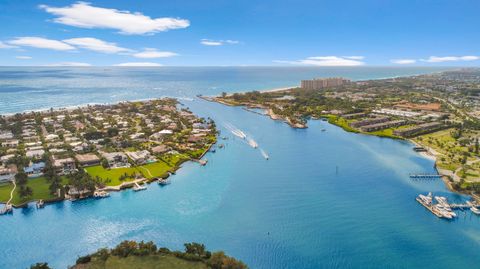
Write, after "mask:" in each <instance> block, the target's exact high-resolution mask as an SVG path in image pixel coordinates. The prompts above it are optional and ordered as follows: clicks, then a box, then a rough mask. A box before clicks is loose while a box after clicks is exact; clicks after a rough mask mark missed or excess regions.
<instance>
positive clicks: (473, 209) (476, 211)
mask: <svg viewBox="0 0 480 269" xmlns="http://www.w3.org/2000/svg"><path fill="white" fill-rule="evenodd" d="M470 211H472V213H473V214H475V215H480V209H478V208H476V207H474V206H472V207H470Z"/></svg>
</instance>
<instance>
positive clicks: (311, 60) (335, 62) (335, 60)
mask: <svg viewBox="0 0 480 269" xmlns="http://www.w3.org/2000/svg"><path fill="white" fill-rule="evenodd" d="M355 57H362V56H355ZM362 59H363V58H362ZM274 62H275V63H288V64H296V65H313V66H360V65H364V64H365V62H362V61H359V60H354V59H351V56H350V57H339V56H315V57H308V58H306V59H303V60H297V61H282V60H279V61H274Z"/></svg>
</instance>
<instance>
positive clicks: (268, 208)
mask: <svg viewBox="0 0 480 269" xmlns="http://www.w3.org/2000/svg"><path fill="white" fill-rule="evenodd" d="M436 71H440V70H438V69H427V68H424V69H422V68H415V69H411V68H398V69H395V68H353V69H349V68H344V69H334V68H332V69H328V68H327V69H322V68H297V69H295V68H292V69H287V68H283V69H281V68H280V69H279V68H160V69H158V68H157V69H142V68H140V69H135V68H134V69H120V68H114V69H104V68H84V69H82V68H80V69H75V68H73V69H72V68H71V69H55V68H0V113H14V112H19V111H24V110H33V109H45V108H49V107H62V106H73V105H79V104H86V103H106V102H116V101H121V100H134V99H145V98H156V97H162V96H173V97H180V98H181V99H180V100H181V102H182V103H183V104H184V105H185V106H186V107H189V108H190V109H191V110H192V111H194V112H195V113H197V114H199V115H201V116H204V117H211V118H212V119H214V120H215V121H216V123H217V126H218V127H219V129H220V130H221V135H220V136H222V137H223V136H225V137H227V139H226V140H222V139H220V140H219V143H222V144H224V145H225V147H224V148H223V149H217V150H216V152H215V153H208V154H207V155H206V158H207V159H208V164H207V165H206V166H200V165H199V164H197V163H185V164H184V165H183V167H182V168H181V169H180V170H179V171H178V172H177V174H176V175H174V176H172V178H171V180H172V184H170V185H168V186H165V187H161V186H159V185H157V184H151V185H149V187H148V190H146V191H143V192H133V191H131V190H127V191H122V192H117V193H112V195H111V197H110V198H107V199H102V200H94V199H87V200H81V201H76V202H70V201H65V202H60V203H56V204H52V205H48V206H46V207H45V208H44V209H39V210H37V209H35V207H34V206H33V205H32V206H30V207H28V208H25V209H17V210H14V213H13V214H11V215H7V216H1V217H0V229H1V231H2V236H1V237H0V245H1V247H2V252H1V253H2V256H1V257H0V268H26V267H28V266H29V265H30V264H32V263H34V262H40V261H46V262H49V264H51V265H52V266H54V267H55V268H66V266H67V265H71V264H73V263H74V262H75V260H76V258H77V257H78V256H79V255H84V254H87V253H89V252H92V251H95V250H96V249H98V248H101V247H106V246H114V245H116V244H117V243H119V242H120V241H122V240H153V241H155V242H156V243H157V244H158V245H161V246H166V247H169V248H172V249H181V248H182V246H183V243H185V242H192V241H195V242H202V243H204V244H206V246H207V247H208V248H209V249H211V250H224V251H225V252H227V253H228V254H230V255H233V256H235V257H238V258H239V259H241V260H243V261H245V262H246V263H247V264H248V265H249V266H250V267H251V268H255V269H256V268H261V269H278V268H312V269H313V268H413V267H424V268H476V267H478V265H479V264H480V255H478V248H479V247H480V218H479V217H477V216H475V215H472V214H471V213H470V212H460V213H459V217H458V218H457V219H455V220H454V221H445V220H441V219H438V218H436V217H435V216H433V215H432V214H430V213H429V212H428V211H427V210H426V209H425V208H423V207H422V206H420V205H419V204H418V203H417V202H416V201H415V197H416V195H417V194H418V193H426V192H429V191H432V192H434V193H435V194H440V195H445V196H447V197H448V198H449V200H452V201H463V200H465V199H466V197H463V196H461V195H458V194H453V193H451V192H449V191H448V190H447V189H446V188H445V186H444V184H443V182H441V181H440V180H429V181H412V180H411V179H410V178H409V176H408V175H409V173H412V172H416V173H419V172H425V173H433V172H434V167H433V161H432V160H429V159H425V158H423V157H421V156H420V155H418V154H417V153H415V152H414V151H413V150H412V147H413V145H411V144H410V143H408V142H404V141H397V140H391V139H386V138H378V137H373V136H365V135H358V134H352V133H347V132H345V131H343V130H342V129H340V128H338V127H336V126H332V125H330V124H328V123H327V122H324V121H310V122H309V128H308V129H302V130H298V129H292V128H290V127H289V126H288V125H286V124H284V123H281V122H278V121H272V120H270V119H269V118H267V117H265V116H261V115H258V114H255V113H251V112H248V111H245V110H243V109H241V108H239V107H228V106H223V105H220V104H217V103H211V102H206V101H203V100H200V99H198V98H195V95H197V94H205V95H209V94H219V93H221V92H222V91H226V92H233V91H242V90H254V89H268V88H275V87H283V86H289V85H292V86H293V85H296V84H298V80H300V79H302V78H310V77H316V76H345V77H349V78H351V79H368V78H381V77H391V76H401V75H413V74H420V73H428V72H436ZM225 125H233V126H235V127H237V128H239V129H241V130H242V131H243V132H245V133H246V134H247V135H249V136H250V137H252V138H253V139H254V140H255V141H256V142H257V143H258V145H259V148H261V149H263V150H265V152H267V153H268V155H269V156H270V159H269V160H266V159H265V158H264V157H263V156H262V154H261V152H260V149H254V148H252V147H250V146H249V145H248V143H247V142H246V141H245V140H243V139H240V138H238V137H236V136H234V135H233V134H231V133H230V132H229V131H228V130H227V129H226V128H225V127H224V126H225ZM323 129H324V131H323Z"/></svg>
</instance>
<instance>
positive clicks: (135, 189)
mask: <svg viewBox="0 0 480 269" xmlns="http://www.w3.org/2000/svg"><path fill="white" fill-rule="evenodd" d="M146 189H147V186H145V184H142V185H138V183H135V186H134V187H133V191H144V190H146Z"/></svg>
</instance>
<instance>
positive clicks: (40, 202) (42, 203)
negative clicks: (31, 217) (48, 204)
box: [36, 200, 45, 208]
mask: <svg viewBox="0 0 480 269" xmlns="http://www.w3.org/2000/svg"><path fill="white" fill-rule="evenodd" d="M36 205H37V208H44V207H45V202H44V201H43V200H38V201H37V203H36Z"/></svg>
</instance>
